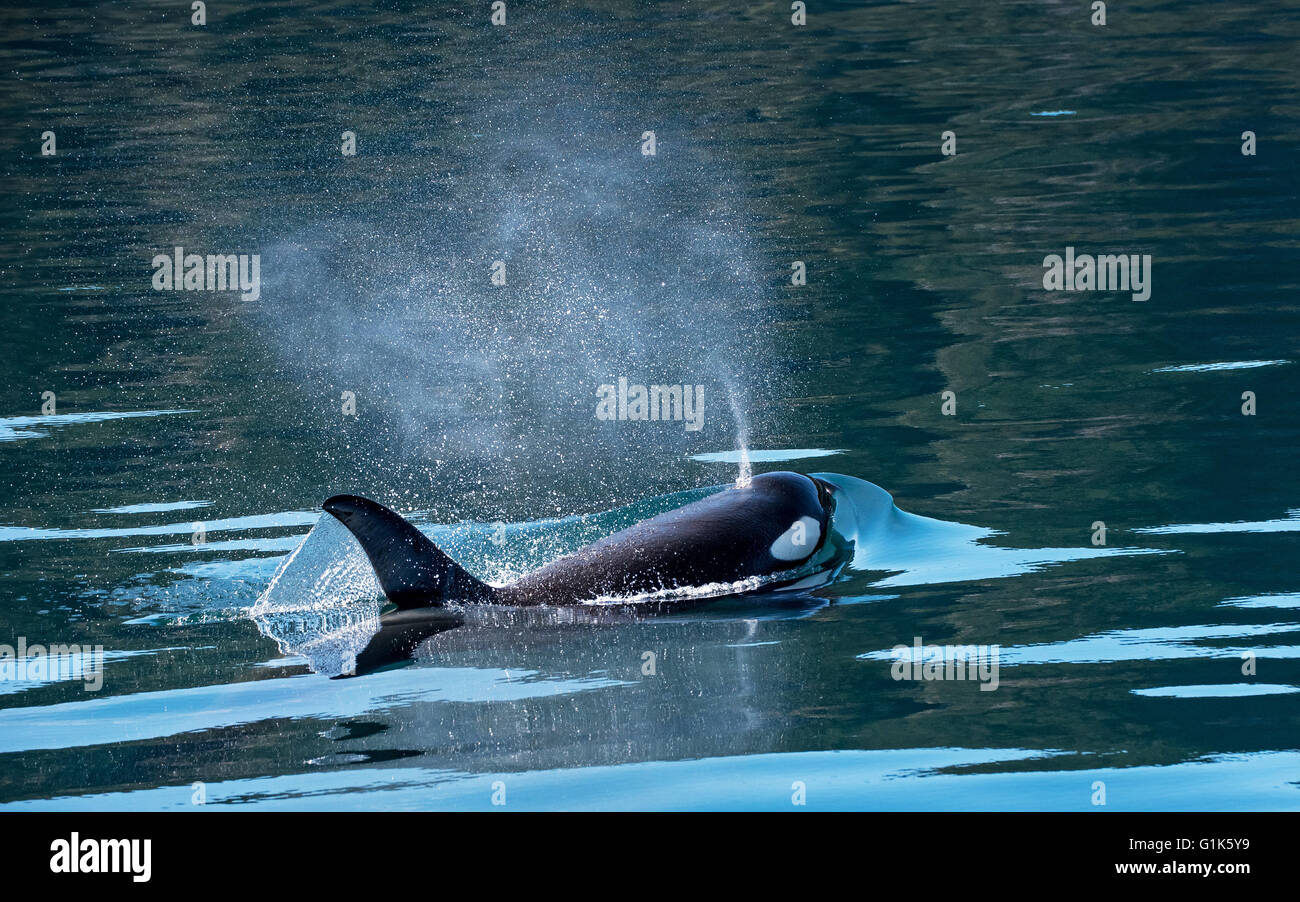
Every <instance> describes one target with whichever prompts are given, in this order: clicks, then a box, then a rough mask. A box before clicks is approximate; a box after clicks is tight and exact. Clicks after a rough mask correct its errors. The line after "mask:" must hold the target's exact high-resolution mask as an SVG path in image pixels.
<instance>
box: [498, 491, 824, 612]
mask: <svg viewBox="0 0 1300 902" xmlns="http://www.w3.org/2000/svg"><path fill="white" fill-rule="evenodd" d="M824 492H825V490H824V489H823V488H822V487H821V486H819V485H818V483H817V482H815V481H814V480H813V479H812V478H811V477H808V476H803V475H800V474H798V473H764V474H762V475H760V476H755V477H754V478H753V480H752V481H751V482H750V484H749V486H748V487H746V488H743V489H742V488H730V489H726V490H725V491H722V492H718V493H716V494H713V495H710V496H709V497H707V498H703V499H701V500H699V501H696V502H693V503H691V504H688V505H686V506H685V507H679V508H677V509H676V510H671V511H667V512H665V513H662V514H660V515H659V516H657V517H652V518H650V519H649V520H642V521H641V522H640V523H636V524H634V525H632V526H629V527H628V528H627V529H624V530H622V531H621V532H617V533H614V534H613V535H612V536H607V537H606V538H603V539H601V540H599V541H597V542H593V543H592V544H590V545H587V546H585V547H584V548H580V549H578V550H577V551H575V552H574V553H572V554H569V555H566V556H565V557H562V558H560V559H559V560H557V561H553V562H551V563H550V564H547V565H546V566H545V567H542V568H541V569H540V570H535V571H533V572H532V573H529V574H528V575H527V576H525V577H523V578H522V579H520V580H518V581H517V582H515V583H512V584H510V585H508V586H503V587H501V588H500V589H498V590H497V595H498V598H499V599H500V602H501V603H502V604H511V605H535V604H578V603H581V602H584V601H589V600H590V599H592V598H594V597H613V596H636V595H644V594H647V593H652V592H657V591H660V590H664V589H673V588H682V587H689V586H703V585H707V584H710V583H724V584H726V583H735V582H739V581H740V580H743V579H747V578H749V577H754V576H758V577H771V576H774V575H775V574H778V573H782V572H787V571H791V570H794V569H795V568H797V567H799V566H800V565H801V564H802V563H803V561H802V560H800V561H780V560H777V559H775V558H773V557H772V556H771V554H770V553H769V549H770V548H771V546H772V543H773V542H775V541H776V540H777V538H778V537H780V536H781V534H782V533H784V532H785V531H786V530H788V529H789V528H790V527H791V525H792V524H793V523H794V522H795V521H796V520H798V519H799V518H800V517H811V518H812V519H813V520H816V521H817V523H818V526H819V530H818V536H817V539H816V543H815V544H813V543H810V544H809V546H808V555H807V557H808V558H811V557H813V556H815V555H816V553H817V552H818V551H820V550H821V547H822V544H823V543H824V542H825V539H826V534H827V527H828V525H829V523H830V515H829V511H828V505H827V503H826V501H825V499H824V497H823V494H824ZM806 559H807V558H805V560H806ZM778 582H779V581H778ZM775 587H776V585H775V584H773V585H772V586H771V588H775Z"/></svg>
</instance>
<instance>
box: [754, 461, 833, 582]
mask: <svg viewBox="0 0 1300 902" xmlns="http://www.w3.org/2000/svg"><path fill="white" fill-rule="evenodd" d="M737 491H740V492H745V491H754V492H757V493H759V495H760V496H761V497H762V498H763V500H764V502H765V504H764V507H765V508H767V510H766V511H765V512H764V513H765V515H766V516H765V520H766V521H767V523H766V524H765V527H766V529H765V541H767V542H768V543H769V544H768V545H767V555H768V557H770V558H771V561H772V565H773V566H775V567H782V568H786V569H793V568H795V567H798V566H800V565H802V564H804V563H806V562H807V561H809V560H810V559H812V557H813V556H814V555H816V554H817V552H819V551H820V550H821V549H822V548H823V546H824V545H825V543H826V536H827V533H828V532H829V531H830V527H831V514H832V513H833V512H834V509H835V502H834V496H833V489H832V488H831V487H830V486H829V485H827V484H826V483H825V482H822V481H821V480H820V479H815V478H813V477H812V476H805V475H803V474H802V473H791V472H786V471H778V472H775V473H762V474H760V475H758V476H755V477H754V478H753V479H752V480H751V481H750V483H749V485H748V486H746V487H744V488H739V489H737Z"/></svg>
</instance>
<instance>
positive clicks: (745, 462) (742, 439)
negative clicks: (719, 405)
mask: <svg viewBox="0 0 1300 902" xmlns="http://www.w3.org/2000/svg"><path fill="white" fill-rule="evenodd" d="M727 402H728V403H729V404H730V405H731V415H732V416H733V417H734V418H735V420H736V447H737V448H738V454H739V456H740V472H739V473H738V474H737V475H736V488H738V489H744V488H748V487H749V483H750V482H751V481H752V480H753V478H754V466H753V464H751V463H750V460H749V421H748V420H747V419H746V417H745V414H744V412H743V411H742V410H741V409H740V402H739V401H738V400H736V391H735V389H734V387H728V389H727Z"/></svg>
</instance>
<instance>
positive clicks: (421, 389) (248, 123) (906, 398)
mask: <svg viewBox="0 0 1300 902" xmlns="http://www.w3.org/2000/svg"><path fill="white" fill-rule="evenodd" d="M809 5H810V6H811V7H812V8H811V10H810V11H809V15H808V22H807V25H806V26H802V27H797V26H794V25H792V24H791V22H790V12H789V9H788V4H784V3H764V4H757V5H740V4H728V3H717V2H710V3H691V2H672V3H635V4H632V3H601V4H593V5H590V6H584V5H578V4H569V3H565V4H534V5H529V4H522V3H519V4H514V3H511V4H509V10H508V14H507V15H508V21H507V23H506V25H505V26H502V27H494V26H493V25H492V24H491V23H490V22H489V14H490V11H489V4H486V3H483V4H468V5H456V4H452V5H448V6H446V7H445V8H443V7H441V6H435V7H430V6H429V5H427V4H415V3H409V4H406V3H391V4H383V5H382V8H380V9H375V8H369V7H367V8H364V9H362V8H353V7H350V6H346V5H341V4H334V3H317V4H299V3H288V2H284V3H265V4H261V3H259V4H244V3H233V2H222V3H219V4H218V3H210V4H209V8H208V22H207V24H206V25H205V26H203V27H195V26H192V25H191V24H190V22H189V12H188V4H185V3H173V2H165V3H163V2H152V3H121V4H104V5H102V6H60V5H58V4H42V5H40V6H37V7H33V8H31V9H26V10H12V9H10V10H5V11H3V12H0V26H3V27H2V29H0V35H3V37H2V38H0V72H2V73H3V77H2V80H0V96H2V97H3V102H2V103H0V116H2V117H3V121H2V126H3V127H0V173H3V175H2V178H3V197H4V207H3V214H4V215H3V216H2V217H0V288H2V289H3V291H4V301H5V303H4V304H3V306H2V307H0V573H2V574H3V575H2V576H0V580H2V582H0V605H2V607H0V609H2V610H3V613H2V614H0V643H10V644H17V642H18V640H19V637H22V638H23V639H25V641H26V642H27V643H29V644H35V643H69V644H70V643H87V644H91V645H94V644H102V645H103V646H104V649H105V657H106V660H105V664H104V670H103V685H102V688H101V689H99V691H96V692H87V691H85V689H84V684H83V682H82V681H81V679H80V678H76V679H62V680H59V679H36V680H26V681H18V680H15V679H6V680H3V681H0V802H3V803H6V804H9V805H12V806H14V807H42V808H43V807H61V806H71V807H88V808H89V807H94V808H98V807H119V808H120V807H125V808H144V809H154V808H175V809H191V808H194V807H196V806H195V805H194V804H193V801H194V798H195V792H196V789H195V788H194V785H193V784H195V783H202V784H203V787H202V791H203V794H204V799H205V802H206V805H207V806H210V807H222V808H224V807H227V806H263V807H283V808H299V807H320V808H345V809H352V808H358V809H361V808H390V807H403V808H438V809H441V808H490V807H492V802H493V796H494V793H499V790H497V789H495V788H494V786H495V784H498V783H499V784H501V786H502V787H503V789H504V792H505V800H506V807H507V808H581V807H613V808H626V807H634V808H688V809H694V808H756V807H757V808H789V807H791V804H792V802H791V797H792V795H793V794H794V784H795V783H796V782H798V783H802V784H803V785H804V787H805V790H806V800H807V807H809V808H823V809H824V808H884V809H903V808H922V809H1007V808H1015V809H1042V808H1053V809H1056V808H1062V809H1079V810H1094V809H1096V808H1098V807H1101V806H1099V805H1097V804H1096V802H1097V801H1098V799H1099V795H1098V792H1099V790H1098V786H1097V784H1098V782H1100V783H1103V784H1104V792H1105V809H1110V810H1115V809H1120V810H1123V809H1151V808H1157V809H1168V808H1175V809H1260V808H1269V809H1275V808H1288V809H1294V808H1297V807H1300V576H1298V575H1297V572H1296V570H1297V568H1296V566H1295V565H1296V562H1297V559H1298V558H1297V554H1296V540H1297V539H1296V535H1295V534H1296V533H1297V532H1300V514H1298V513H1297V511H1300V471H1297V469H1296V467H1295V465H1294V461H1295V454H1294V451H1293V449H1294V447H1295V446H1296V444H1297V442H1298V441H1300V421H1298V420H1297V412H1298V405H1300V391H1298V390H1297V381H1296V372H1297V367H1298V366H1300V343H1298V342H1297V338H1296V336H1297V328H1298V327H1300V305H1298V304H1297V281H1298V279H1297V272H1298V271H1300V270H1298V268H1297V263H1298V262H1300V253H1298V248H1300V240H1298V238H1297V235H1298V228H1297V226H1298V225H1300V223H1298V219H1297V200H1298V198H1300V190H1298V188H1300V175H1297V165H1296V164H1297V159H1298V154H1300V120H1298V117H1300V113H1298V112H1297V111H1298V110H1300V90H1298V86H1297V81H1298V80H1300V67H1298V66H1297V62H1296V61H1297V59H1300V52H1298V51H1300V46H1298V40H1300V8H1298V7H1296V6H1295V5H1294V4H1286V3H1264V4H1250V5H1246V4H1241V5H1239V4H1233V3H1211V2H1204V3H1177V4H1174V3H1154V2H1136V3H1124V4H1111V6H1110V9H1109V11H1108V22H1107V24H1106V25H1105V26H1094V25H1091V24H1090V22H1089V16H1090V12H1089V10H1088V4H1086V3H1062V4H1056V3H1052V4H1043V3H992V2H989V3H979V2H973V0H971V2H954V3H930V4H920V3H881V4H869V5H858V4H842V3H831V2H822V0H818V2H812V3H810V4H809ZM47 130H48V131H53V132H55V135H56V145H57V153H56V155H54V156H43V155H42V154H41V145H42V133H43V132H45V131H47ZM649 130H652V131H654V132H655V138H656V144H657V147H656V153H655V154H654V155H653V156H646V155H644V154H643V153H642V135H643V133H644V132H646V131H649ZM949 130H951V131H952V132H954V133H955V136H956V145H957V153H956V155H955V156H944V155H943V154H942V153H941V147H940V145H941V141H942V139H941V134H942V133H943V132H945V131H949ZM344 131H353V132H355V134H356V136H357V149H358V152H357V154H356V155H355V156H344V155H343V154H342V153H341V152H340V147H341V143H342V133H343V132H344ZM1245 131H1251V132H1254V134H1255V136H1256V153H1255V154H1254V155H1243V153H1242V143H1243V139H1242V133H1243V132H1245ZM176 246H182V247H184V248H186V250H187V251H191V252H195V253H201V254H209V253H211V254H259V255H260V260H261V291H260V297H258V298H257V300H249V301H246V300H241V299H240V297H239V295H238V294H237V293H235V292H230V291H225V292H206V291H155V290H154V289H153V287H152V285H151V278H152V276H153V269H152V267H151V260H152V258H153V257H154V256H155V255H156V254H170V253H171V251H172V248H174V247H176ZM1067 246H1068V247H1073V248H1075V249H1077V250H1078V252H1079V253H1093V254H1098V253H1125V254H1139V255H1143V254H1149V255H1151V257H1152V260H1153V263H1152V275H1151V295H1150V298H1149V299H1148V300H1146V301H1142V302H1135V301H1133V300H1131V298H1130V293H1128V292H1119V291H1109V292H1102V291H1092V292H1066V291H1046V290H1044V289H1043V284H1042V278H1043V272H1044V269H1043V260H1044V257H1045V256H1047V255H1049V254H1064V253H1065V248H1066V247H1067ZM495 261H503V262H504V263H505V271H506V276H507V278H506V284H505V285H500V286H498V285H493V284H492V282H491V281H490V276H491V273H492V268H493V264H494V262H495ZM793 261H802V262H804V263H805V264H806V268H807V284H806V285H802V286H795V285H792V284H791V280H790V274H791V263H792V262H793ZM619 376H626V377H628V378H629V379H630V380H631V381H633V382H637V381H639V382H642V383H646V384H649V383H661V384H683V383H687V384H700V385H703V386H704V387H705V388H704V392H705V400H706V405H705V409H704V419H703V427H702V428H701V429H700V430H698V431H689V430H687V429H685V428H684V425H683V424H682V423H677V422H673V423H661V422H615V423H607V422H601V421H599V420H597V419H596V418H595V416H594V415H593V411H594V410H595V405H596V400H597V398H596V390H597V386H599V385H600V384H605V383H611V382H615V381H616V380H617V379H618V377H619ZM946 391H952V392H954V393H955V398H956V412H955V415H952V416H946V415H944V414H943V412H942V410H941V393H943V392H946ZM44 392H53V393H54V397H55V404H56V407H55V411H54V412H53V413H52V414H48V415H43V414H42V409H41V408H42V401H43V393H44ZM344 392H351V393H353V395H354V396H355V403H356V415H355V416H352V415H345V414H344V413H343V411H342V396H343V393H344ZM1244 392H1252V393H1253V396H1254V403H1255V412H1254V414H1253V415H1243V412H1242V411H1243V403H1244V402H1243V393H1244ZM733 401H734V405H735V410H736V412H735V413H733V404H732V402H733ZM139 412H155V413H157V412H161V413H158V415H151V416H131V417H117V418H104V417H103V416H100V415H103V414H122V413H139ZM740 432H743V433H744V435H745V443H746V444H747V446H748V448H749V449H751V451H753V452H755V455H756V460H757V462H756V464H755V467H756V469H758V470H764V469H775V468H792V469H798V470H801V471H805V472H806V471H828V472H834V473H839V474H847V475H849V476H852V477H857V478H860V479H864V480H869V481H870V482H872V483H875V484H877V485H879V486H881V487H883V488H884V489H885V490H887V491H888V492H889V493H891V494H892V495H893V497H894V500H895V502H896V503H897V505H898V507H899V508H901V509H902V510H904V511H908V512H911V513H913V514H917V515H921V516H923V517H927V518H932V520H930V521H924V522H921V521H910V520H909V521H907V523H908V524H910V525H909V526H908V528H907V529H905V530H898V531H891V532H888V533H882V534H881V537H878V540H877V544H875V545H868V546H866V547H864V551H865V552H866V557H865V559H864V561H863V562H862V566H861V567H860V568H859V569H856V570H853V571H851V572H850V573H848V574H847V578H846V579H845V580H844V581H842V582H840V583H838V584H837V585H836V586H834V587H833V588H832V589H831V590H829V591H826V592H822V593H819V595H820V600H819V601H812V600H805V602H804V603H800V604H795V605H782V606H772V605H768V606H765V605H763V604H762V603H761V601H756V602H754V603H736V602H723V603H718V604H715V605H708V606H703V607H699V608H695V609H692V610H691V611H690V612H687V613H682V614H678V615H673V616H669V617H645V618H623V619H619V618H611V619H609V620H607V621H606V620H602V619H596V620H594V621H593V620H592V619H590V618H581V617H577V618H569V617H564V616H561V615H558V614H557V615H555V616H552V617H541V618H525V621H526V622H525V621H519V620H514V619H511V618H505V619H504V620H501V621H492V620H491V619H490V618H485V619H483V620H481V621H476V622H472V623H469V624H467V625H466V626H464V627H461V628H459V629H455V630H451V631H449V632H446V633H442V634H440V635H438V636H436V637H434V638H433V639H431V640H429V642H428V643H427V644H426V645H424V646H423V647H422V648H421V649H420V652H419V655H418V656H417V661H416V662H415V664H414V665H413V666H410V667H406V668H404V669H400V670H394V671H388V672H384V673H378V674H372V675H368V676H362V677H358V678H356V679H351V680H329V679H326V678H325V676H323V675H321V674H317V673H314V672H313V671H312V670H311V668H310V667H309V666H308V664H307V662H306V659H304V658H302V657H295V656H292V655H285V654H283V653H282V651H281V650H280V648H279V647H278V646H277V644H276V642H275V641H273V640H272V639H271V638H268V637H267V636H266V635H264V634H263V632H262V631H260V630H259V628H258V625H257V624H256V623H255V622H254V621H253V620H251V619H249V616H248V614H249V611H250V609H251V608H252V606H253V604H254V602H255V601H256V600H257V598H258V597H259V595H260V594H261V593H262V592H263V591H264V590H265V589H266V587H267V586H268V584H269V583H270V581H271V578H272V575H273V574H274V572H275V571H276V569H277V567H278V566H279V565H280V564H281V562H282V561H283V559H284V558H285V556H287V555H288V554H289V553H290V552H291V551H292V550H293V549H294V548H296V547H297V546H298V545H299V543H300V541H301V540H302V537H303V536H304V535H306V534H307V532H308V531H309V529H310V528H311V526H312V524H313V523H315V522H316V517H317V513H318V511H319V504H320V502H321V501H322V500H323V499H324V498H326V497H328V496H329V495H332V494H335V493H337V492H341V491H351V492H360V493H364V494H367V495H370V496H373V497H375V498H378V499H380V500H383V501H385V502H386V503H389V504H391V505H393V506H395V507H397V508H398V509H399V510H403V511H406V512H418V519H419V520H420V521H421V522H422V523H423V524H426V525H428V526H429V527H430V528H432V527H433V526H434V525H437V524H450V526H449V527H448V528H446V529H442V530H438V531H437V534H438V535H439V536H440V537H441V538H442V539H443V540H444V541H445V542H446V543H447V544H448V547H451V548H454V549H456V551H457V553H458V554H460V555H462V556H463V557H464V559H465V560H466V562H467V563H468V564H470V565H471V566H472V567H474V568H476V569H477V570H478V571H479V572H481V573H489V574H493V575H497V576H507V575H510V574H513V573H517V572H522V571H524V570H526V569H528V568H530V567H533V566H537V565H540V564H541V563H544V562H545V561H546V560H547V559H548V558H549V557H551V556H554V554H556V553H559V552H560V551H562V550H563V549H565V548H567V547H571V546H572V545H573V544H574V543H575V542H577V541H578V540H580V539H583V538H586V537H587V535H586V532H587V531H589V529H590V528H591V527H592V524H593V523H595V524H596V525H599V524H600V523H604V522H606V521H604V520H596V521H585V522H584V521H581V520H574V519H566V518H573V517H576V516H579V515H583V514H593V513H597V512H601V511H606V510H611V509H614V508H620V507H623V506H625V505H634V506H633V507H632V508H631V511H630V512H625V514H628V515H631V514H636V513H638V512H649V511H650V510H653V509H658V508H659V507H661V506H662V504H663V502H662V501H656V500H655V499H656V498H658V497H659V496H663V495H667V494H670V493H674V492H679V491H684V490H690V489H696V488H700V487H704V486H711V485H717V484H720V483H726V482H730V481H731V480H732V479H734V478H735V476H736V465H735V464H734V463H730V462H726V461H724V462H712V461H710V460H709V459H708V458H706V459H704V460H697V459H695V458H696V457H699V456H701V455H718V456H723V457H726V456H727V455H728V454H732V455H733V457H731V458H729V459H734V452H735V450H736V448H737V446H738V443H739V441H740V438H739V435H738V434H739V433H740ZM760 451H766V452H785V453H780V454H769V455H767V456H766V457H764V456H760V455H758V454H757V452H760ZM811 451H826V452H837V453H834V454H830V455H825V456H820V457H808V456H806V455H807V453H808V452H811ZM140 505H143V506H144V507H143V508H140V507H136V506H140ZM620 516H622V515H620ZM1096 521H1102V522H1104V524H1105V526H1106V545H1105V546H1104V547H1103V546H1095V545H1094V544H1093V543H1092V537H1093V535H1094V529H1093V526H1092V524H1094V523H1095V522H1096ZM498 522H500V523H505V524H508V529H507V531H506V534H507V537H508V538H507V541H506V542H505V543H504V544H496V543H492V542H491V541H490V539H489V537H490V535H491V534H492V533H493V532H494V527H493V524H495V523H498ZM195 523H202V524H203V541H202V542H200V543H198V544H195V543H194V542H195V539H194V533H195V526H194V524H195ZM963 524H966V525H965V526H963ZM975 527H979V528H978V529H977V528H975ZM337 554H338V557H339V560H343V559H345V558H346V557H347V555H348V551H347V549H346V546H344V545H342V544H340V545H338V546H337ZM917 636H919V637H921V638H922V640H923V641H924V642H925V643H928V644H939V645H943V644H982V645H992V644H997V645H999V646H1000V648H1001V670H1000V679H999V684H998V688H997V689H996V690H995V691H980V688H979V686H978V685H977V684H976V683H974V682H969V681H930V682H926V681H897V680H894V679H893V678H892V677H891V667H890V661H889V660H888V653H889V650H890V649H891V648H892V647H893V646H895V645H898V644H907V645H910V644H911V643H912V641H913V637H917ZM646 652H652V653H653V654H654V656H655V661H656V668H655V673H654V674H652V675H650V674H646V673H644V672H643V668H644V661H645V658H644V656H645V654H646ZM1246 654H1249V655H1253V666H1248V665H1249V664H1250V661H1248V660H1246V659H1243V655H1246ZM882 655H883V658H882ZM1243 668H1245V669H1246V670H1247V671H1252V672H1243Z"/></svg>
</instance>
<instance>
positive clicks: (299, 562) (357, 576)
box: [248, 517, 381, 673]
mask: <svg viewBox="0 0 1300 902" xmlns="http://www.w3.org/2000/svg"><path fill="white" fill-rule="evenodd" d="M380 595H381V592H380V588H379V582H378V580H376V579H375V575H374V570H373V569H372V568H371V566H370V563H369V561H367V560H366V557H365V553H364V552H363V551H362V550H361V546H360V545H358V544H357V541H356V539H354V538H353V537H352V534H351V533H349V532H348V531H347V528H346V527H344V526H343V525H342V524H341V523H339V522H338V521H337V520H335V519H334V518H333V517H321V518H320V520H319V522H317V524H316V525H315V526H314V527H313V528H312V530H311V532H309V533H308V534H307V537H306V538H304V539H303V540H302V544H301V545H299V546H298V547H297V548H296V549H294V551H293V553H292V554H290V555H289V556H288V557H287V558H285V560H284V563H283V564H281V565H280V568H279V569H278V570H277V571H276V573H275V576H274V577H272V578H271V582H270V584H269V585H268V586H267V587H266V591H264V592H263V593H262V595H261V596H260V597H259V598H258V599H257V603H256V604H254V605H253V608H252V610H251V611H249V615H248V616H249V617H250V619H252V620H253V622H254V623H256V624H257V627H258V629H260V630H261V631H262V633H263V635H266V636H268V637H270V638H272V639H274V640H275V643H276V645H277V646H279V649H280V652H281V654H285V655H290V656H298V655H301V656H303V657H306V658H307V660H308V662H309V663H310V664H311V667H312V669H313V670H315V671H316V672H317V673H346V672H348V671H350V670H352V669H353V667H354V666H355V663H356V657H357V655H358V654H360V653H361V651H362V649H364V648H365V647H366V644H367V643H368V642H369V641H370V638H371V636H373V635H374V634H375V632H376V631H377V630H378V629H379V611H380V601H379V598H380Z"/></svg>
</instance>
